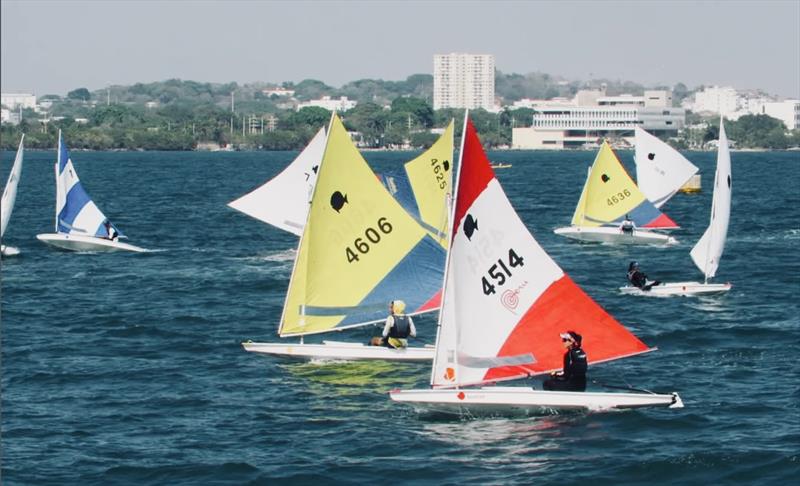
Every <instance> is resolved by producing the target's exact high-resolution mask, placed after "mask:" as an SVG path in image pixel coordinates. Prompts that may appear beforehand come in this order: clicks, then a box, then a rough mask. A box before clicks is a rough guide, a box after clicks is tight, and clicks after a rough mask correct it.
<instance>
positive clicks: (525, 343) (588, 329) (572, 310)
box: [484, 274, 649, 381]
mask: <svg viewBox="0 0 800 486" xmlns="http://www.w3.org/2000/svg"><path fill="white" fill-rule="evenodd" d="M566 331H575V332H577V333H578V334H580V335H581V336H583V350H584V351H586V356H587V358H588V360H589V363H596V362H600V361H608V360H612V359H616V358H620V357H624V356H630V355H632V354H638V353H642V352H645V351H647V350H648V349H649V348H648V347H647V345H646V344H644V343H643V342H641V341H640V340H639V339H638V338H637V337H636V336H634V335H633V334H631V332H630V331H628V330H627V329H625V327H624V326H623V325H622V324H620V323H619V322H618V321H617V320H616V319H614V318H613V317H611V315H609V314H608V313H607V312H606V311H605V310H604V309H603V308H602V307H600V305H599V304H597V302H595V301H594V300H592V298H591V297H589V296H588V295H587V294H586V293H585V292H584V291H583V290H581V288H580V287H578V285H577V284H575V282H573V281H572V279H571V278H570V277H569V276H568V275H566V274H565V275H564V276H563V277H561V278H560V279H559V280H557V281H556V282H554V283H553V284H552V285H550V287H549V288H548V289H547V290H546V291H545V292H544V293H543V294H542V295H541V296H540V297H539V299H538V300H537V301H536V302H534V304H533V305H532V306H531V307H530V309H528V311H527V312H526V313H525V315H524V316H523V317H522V319H520V321H519V323H517V325H516V327H515V328H514V330H513V331H512V332H511V334H510V335H509V336H508V339H507V340H506V342H505V343H504V344H503V346H502V347H501V348H500V352H499V353H498V356H499V357H502V356H516V355H520V354H526V353H532V354H533V356H534V358H536V363H534V364H532V365H526V366H504V367H499V368H493V369H490V370H489V371H487V373H486V375H485V377H484V381H496V380H501V379H506V378H509V377H513V376H520V375H527V374H537V373H542V372H545V371H549V370H553V369H561V367H562V366H563V360H564V351H565V348H564V345H563V344H562V341H561V338H560V337H559V334H561V333H563V332H566Z"/></svg>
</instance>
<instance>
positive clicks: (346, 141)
mask: <svg viewBox="0 0 800 486" xmlns="http://www.w3.org/2000/svg"><path fill="white" fill-rule="evenodd" d="M444 256H445V252H444V250H443V249H442V248H441V246H440V245H438V244H437V243H436V242H435V241H434V240H433V239H432V238H431V237H429V236H428V233H427V232H426V230H425V229H423V228H422V226H421V225H420V224H419V223H418V222H417V221H415V220H414V218H413V217H412V216H410V215H409V214H408V213H407V212H406V211H405V210H404V209H403V208H402V206H400V204H399V203H398V202H397V201H395V199H394V198H393V197H392V196H391V195H390V194H389V192H388V191H387V190H386V189H385V188H384V187H383V185H382V184H381V183H380V181H379V180H378V179H377V178H376V177H375V174H373V172H372V170H371V169H370V168H369V166H368V165H367V162H366V161H365V160H364V158H363V157H362V156H361V154H360V153H359V152H358V150H357V149H356V147H355V146H354V145H353V143H352V141H351V140H350V136H349V135H348V134H347V132H346V130H345V128H344V125H343V124H342V122H341V120H339V118H338V117H337V116H336V115H334V116H333V118H332V120H331V127H330V130H329V134H328V142H327V146H326V148H325V153H324V155H323V158H322V163H321V164H320V170H319V174H318V179H317V184H316V187H315V189H314V196H313V198H312V201H311V208H310V211H309V216H308V221H307V222H306V226H305V230H304V232H303V235H302V238H301V241H300V248H299V249H298V255H297V260H296V261H295V268H294V271H293V272H292V278H291V281H290V284H289V292H288V294H287V296H286V303H285V306H284V310H283V317H282V319H281V326H280V329H279V333H280V334H281V335H282V336H288V335H298V334H311V333H318V332H324V331H328V330H331V329H334V328H339V329H341V328H345V327H352V326H356V325H363V324H365V323H368V322H376V321H379V320H382V319H383V318H385V316H386V315H387V309H388V303H389V301H390V300H392V299H402V300H405V301H406V302H407V303H409V302H410V304H409V309H411V311H412V312H422V311H424V310H425V309H424V307H425V305H426V304H430V301H431V299H432V298H433V297H435V296H438V291H439V288H440V286H441V278H442V274H443V269H444ZM436 304H437V306H438V300H437V302H436Z"/></svg>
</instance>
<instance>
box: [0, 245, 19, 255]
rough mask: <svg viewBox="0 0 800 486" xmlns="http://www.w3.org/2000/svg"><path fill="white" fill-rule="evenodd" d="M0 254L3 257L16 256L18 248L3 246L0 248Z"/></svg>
mask: <svg viewBox="0 0 800 486" xmlns="http://www.w3.org/2000/svg"><path fill="white" fill-rule="evenodd" d="M0 254H2V255H3V256H4V257H10V256H17V255H19V248H17V247H14V246H6V245H3V246H2V247H0Z"/></svg>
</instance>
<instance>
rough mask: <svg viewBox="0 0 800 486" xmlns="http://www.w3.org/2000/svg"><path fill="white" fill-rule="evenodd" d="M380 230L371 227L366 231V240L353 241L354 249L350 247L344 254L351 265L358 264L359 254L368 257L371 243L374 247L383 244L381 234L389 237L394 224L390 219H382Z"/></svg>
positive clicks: (379, 223)
mask: <svg viewBox="0 0 800 486" xmlns="http://www.w3.org/2000/svg"><path fill="white" fill-rule="evenodd" d="M377 226H378V229H375V228H373V227H371V226H370V227H369V228H367V229H365V230H364V238H361V237H358V238H356V239H355V241H353V247H354V248H355V250H353V248H350V246H348V247H347V248H346V249H345V250H344V253H345V255H347V261H348V262H349V263H353V262H357V261H358V260H359V258H360V257H359V256H358V254H359V253H360V254H362V255H366V254H367V253H369V250H370V243H372V244H373V245H377V244H378V243H380V242H381V234H384V235H388V234H389V233H391V232H392V229H393V228H392V224H391V223H390V222H389V220H388V219H386V218H385V217H384V218H380V219H378V224H377Z"/></svg>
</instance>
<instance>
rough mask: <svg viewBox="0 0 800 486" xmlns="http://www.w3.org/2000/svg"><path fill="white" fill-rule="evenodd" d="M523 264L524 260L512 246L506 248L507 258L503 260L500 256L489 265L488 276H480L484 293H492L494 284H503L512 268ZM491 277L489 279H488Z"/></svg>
mask: <svg viewBox="0 0 800 486" xmlns="http://www.w3.org/2000/svg"><path fill="white" fill-rule="evenodd" d="M523 265H525V261H524V260H523V258H522V257H521V256H519V255H517V252H515V251H514V249H513V248H509V249H508V260H506V261H503V259H502V258H498V259H497V263H495V264H494V265H492V266H491V267H489V271H488V273H489V278H486V277H485V276H484V277H482V279H481V280H482V283H483V293H484V294H485V295H492V294H494V293H495V286H498V287H502V286H503V285H505V283H506V280H507V278H506V277H510V276H511V275H512V271H511V269H512V268H515V267H521V266H523ZM489 279H491V281H490V280H489Z"/></svg>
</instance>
